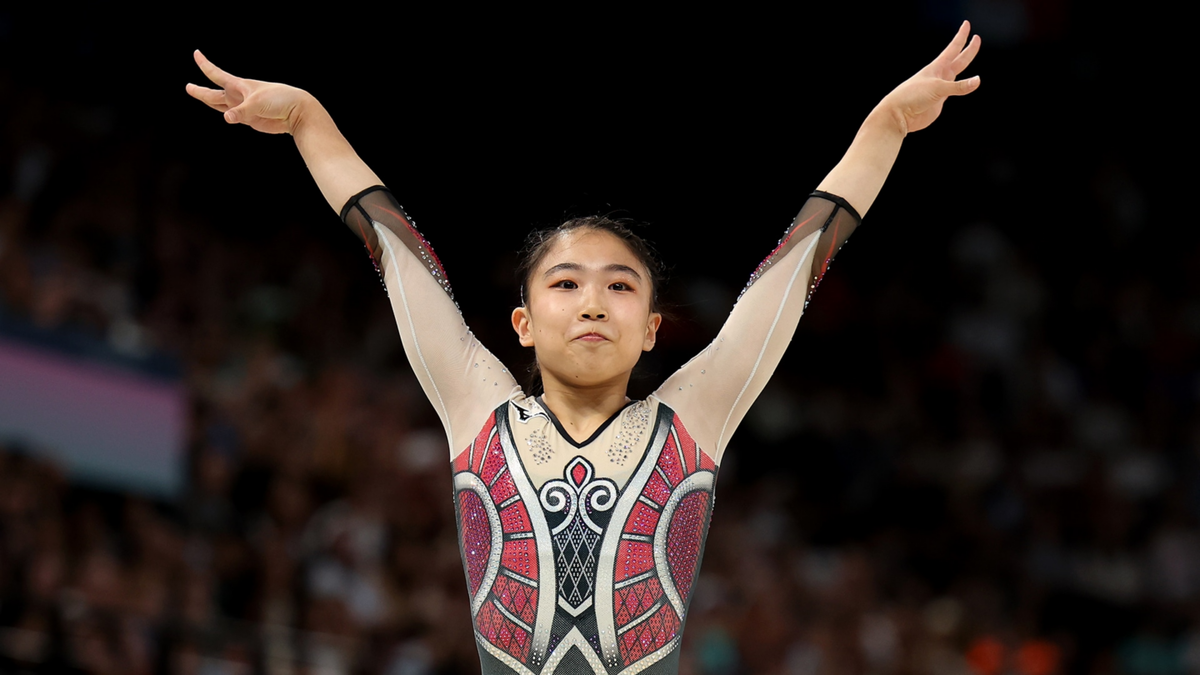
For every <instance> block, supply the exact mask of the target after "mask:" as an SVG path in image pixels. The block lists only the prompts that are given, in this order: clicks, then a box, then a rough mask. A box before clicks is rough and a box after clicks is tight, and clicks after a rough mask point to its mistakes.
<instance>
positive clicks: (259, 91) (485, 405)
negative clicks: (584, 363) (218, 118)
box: [187, 50, 517, 457]
mask: <svg viewBox="0 0 1200 675" xmlns="http://www.w3.org/2000/svg"><path fill="white" fill-rule="evenodd" d="M195 57H196V64H197V65H199V66H200V68H201V70H203V71H204V74H205V75H206V76H207V77H208V78H209V79H210V80H212V81H213V83H214V84H216V85H217V86H219V87H221V88H220V89H210V88H207V87H200V86H197V85H195V84H189V85H187V92H188V94H190V95H191V96H193V97H194V98H196V99H199V100H200V101H203V102H204V103H206V104H207V105H208V106H209V107H211V108H213V109H215V110H218V111H220V112H222V113H223V114H224V117H225V121H226V122H228V123H230V124H245V125H247V126H249V127H251V128H253V129H255V130H257V131H261V132H264V133H270V134H284V133H286V134H291V135H292V137H293V138H294V139H295V141H296V147H297V148H298V149H299V150H300V155H301V156H302V157H303V158H304V163H305V164H306V165H307V166H308V170H309V172H311V173H312V176H313V179H314V180H315V181H316V182H317V186H318V187H319V188H320V189H321V194H322V195H324V196H325V200H326V201H327V202H329V205H330V206H331V207H332V208H333V209H334V210H335V211H337V212H338V213H339V214H340V215H341V217H342V221H343V222H345V223H346V225H347V226H348V227H349V228H350V230H351V231H352V232H354V234H355V235H357V236H358V237H359V238H360V239H361V240H362V241H363V243H364V244H365V245H366V247H367V250H368V251H369V252H370V255H371V259H372V260H373V262H374V263H375V265H376V267H377V269H378V270H379V273H380V276H381V277H382V278H383V281H384V285H385V286H386V287H387V290H388V297H389V299H390V300H391V303H392V310H393V312H394V314H395V316H396V325H397V327H398V328H399V330H400V338H401V341H402V342H403V343H404V351H405V353H406V354H407V356H408V360H409V363H410V364H411V365H412V367H413V372H414V373H415V374H416V376H417V380H418V381H420V383H421V387H422V388H423V389H424V390H425V394H426V396H428V397H429V400H430V402H431V403H432V404H433V407H434V409H435V410H436V411H437V413H438V416H439V417H440V418H441V420H442V424H443V426H444V427H445V430H446V437H447V439H448V440H449V443H450V454H451V456H452V457H453V456H454V455H455V454H457V452H458V451H460V450H462V448H463V447H466V444H467V443H469V442H470V440H471V439H472V438H473V437H474V435H475V434H476V433H477V432H478V431H479V428H480V427H481V426H482V425H483V423H484V421H485V420H486V418H487V415H488V413H489V412H491V410H492V409H494V408H495V407H496V406H498V405H499V404H500V403H501V402H503V401H504V400H505V399H506V398H508V397H509V396H510V395H511V394H512V393H513V391H514V389H515V388H516V387H517V384H516V380H515V379H514V378H513V377H512V375H511V374H510V373H509V372H508V371H507V369H505V368H504V366H503V365H501V363H500V362H499V361H498V360H496V358H495V357H494V356H492V354H491V353H489V352H488V351H487V350H486V349H484V347H483V346H482V345H481V344H479V342H478V340H476V339H475V336H474V335H473V334H472V333H471V332H470V331H469V330H468V329H467V326H466V324H465V323H464V322H463V319H462V315H461V314H460V313H459V311H458V306H457V305H456V304H455V303H454V299H453V295H452V294H451V292H450V283H449V281H448V279H447V277H446V273H445V270H444V269H443V268H442V264H441V262H440V261H439V260H438V258H437V256H436V255H434V253H433V249H432V248H431V247H430V246H429V244H428V242H426V241H425V238H424V237H423V236H422V235H421V233H420V232H418V231H417V229H416V227H415V226H414V224H413V221H412V219H411V218H409V217H408V214H406V213H405V212H404V209H403V208H401V206H400V204H399V203H398V202H397V201H396V199H395V197H394V196H393V195H392V193H391V192H390V191H389V190H387V189H386V188H384V187H383V186H382V184H381V182H380V180H379V178H378V177H377V176H376V175H375V172H373V171H371V169H370V167H368V166H367V165H366V163H364V162H363V161H362V160H361V159H360V158H359V157H358V153H356V152H355V151H354V148H352V147H351V146H350V143H348V142H347V141H346V139H345V137H344V136H342V133H341V132H340V131H338V128H337V125H335V124H334V123H333V119H332V118H331V117H330V116H329V113H328V112H326V110H325V108H324V107H323V106H322V105H321V104H320V103H319V102H318V101H317V99H316V98H314V97H313V96H312V95H310V94H309V93H308V92H306V91H303V90H301V89H297V88H296V87H290V86H288V85H285V84H279V83H276V82H261V81H258V80H247V79H244V78H240V77H235V76H233V75H230V74H229V73H226V72H225V71H223V70H221V69H220V68H217V67H216V66H215V65H213V63H212V62H211V61H209V60H208V59H206V58H205V57H204V55H203V54H201V53H200V52H199V51H198V50H197V51H196V53H195Z"/></svg>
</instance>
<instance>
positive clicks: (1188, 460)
mask: <svg viewBox="0 0 1200 675" xmlns="http://www.w3.org/2000/svg"><path fill="white" fill-rule="evenodd" d="M0 87H3V88H4V92H3V93H4V99H5V100H8V101H11V102H13V105H11V106H8V107H6V108H5V109H4V110H3V111H0V129H2V131H3V138H2V139H0V320H2V321H0V323H4V324H7V325H22V326H31V327H33V329H34V330H35V332H36V331H40V332H42V333H44V334H48V335H51V334H52V335H70V336H74V337H75V338H78V339H86V340H90V341H92V342H94V343H96V344H98V345H102V346H103V349H105V350H108V351H110V352H112V353H113V354H116V355H121V356H124V357H128V358H129V359H131V360H137V359H139V358H148V357H150V356H153V355H160V356H161V355H167V357H168V358H170V359H173V360H174V361H175V362H176V363H178V364H179V370H180V372H182V377H183V378H184V380H185V382H186V385H187V390H188V392H189V396H190V401H189V411H190V415H189V421H188V436H187V438H186V441H185V444H186V458H187V459H186V474H187V480H186V486H187V487H186V492H185V494H183V495H181V496H180V498H179V499H178V500H174V501H162V500H154V499H150V498H147V497H143V496H139V495H137V494H124V493H122V492H120V491H114V490H112V489H103V488H99V487H96V486H91V485H83V484H76V483H74V482H72V481H71V480H70V479H69V478H68V477H67V476H66V475H65V474H64V472H63V470H62V468H61V467H58V466H56V465H54V464H53V463H52V462H49V461H47V460H45V459H40V458H38V457H37V456H35V455H31V454H30V453H29V452H27V449H26V448H24V447H23V446H22V445H21V443H20V442H19V441H17V440H13V441H10V442H8V443H7V444H0V673H10V672H11V673H50V672H55V673H57V672H78V673H97V674H110V673H113V674H115V673H131V674H143V673H144V674H149V673H171V674H180V675H183V674H200V675H242V674H249V673H264V674H268V675H284V674H288V673H296V674H300V673H312V674H318V673H319V674H322V675H324V674H328V675H340V674H347V675H349V674H357V673H381V674H385V675H418V674H424V673H458V672H468V673H469V672H477V671H478V658H477V655H476V653H475V644H474V640H473V637H472V633H471V626H470V617H469V610H468V603H467V598H466V593H465V586H464V580H463V572H462V566H461V562H460V558H459V552H458V547H457V543H456V530H455V517H454V510H453V504H452V501H451V499H450V494H451V492H450V490H451V487H450V485H451V484H450V476H449V466H448V463H447V461H446V459H447V455H448V452H447V448H446V447H445V441H444V437H443V435H442V432H441V429H440V426H439V425H438V423H437V419H436V417H434V416H433V414H432V412H431V411H430V410H429V409H428V408H427V407H426V405H425V404H424V402H423V397H422V394H421V391H420V389H419V387H418V386H417V384H416V382H415V380H414V379H413V378H412V376H411V374H410V372H409V371H408V368H407V365H406V361H405V360H404V356H403V354H402V351H401V347H400V343H399V340H398V338H397V336H396V332H395V328H394V324H393V319H392V317H391V315H390V312H389V310H388V307H387V304H386V302H384V300H383V298H384V293H383V291H382V290H381V289H380V288H379V287H378V281H377V280H376V279H374V277H373V272H371V271H370V263H369V262H368V261H367V260H366V258H365V254H364V256H363V259H362V261H361V267H362V270H359V272H361V273H349V272H347V268H346V265H345V261H344V260H343V259H342V258H340V257H339V256H338V255H337V254H335V253H333V252H331V251H330V250H329V249H328V248H327V247H325V246H323V245H322V243H320V242H319V241H318V240H316V239H312V238H305V237H296V236H294V235H292V234H290V233H288V234H285V230H284V229H282V228H276V229H273V230H269V231H268V232H267V234H265V235H261V236H246V235H245V233H244V232H239V231H238V230H237V228H231V227H228V226H227V225H225V224H219V223H215V222H214V219H213V216H212V214H211V213H207V212H205V211H203V210H201V209H195V208H192V207H191V206H190V204H191V203H192V202H190V201H189V200H188V199H187V196H186V195H187V190H188V185H189V180H190V177H189V173H188V170H187V168H186V166H184V165H183V164H181V163H178V162H176V161H174V160H170V159H168V158H164V157H163V155H161V154H159V153H155V152H154V150H153V148H151V147H148V144H147V141H145V140H144V139H141V140H139V139H138V138H136V137H133V138H131V137H128V136H123V135H122V134H121V133H118V132H117V131H114V127H113V124H112V120H111V119H109V118H107V117H106V112H105V111H104V110H103V109H93V108H87V107H72V106H71V104H68V103H64V102H62V101H52V100H50V99H48V98H47V97H46V96H45V95H43V94H42V93H40V92H39V91H37V90H27V89H22V88H21V85H20V84H19V83H18V82H17V81H16V80H14V79H11V78H5V79H3V81H0ZM998 161H999V160H998ZM1091 171H1092V172H1093V173H1092V174H1091V175H1089V176H1087V177H1085V180H1087V181H1090V185H1091V186H1092V188H1093V192H1092V193H1091V199H1092V202H1091V203H1088V204H1081V205H1078V208H1079V209H1080V211H1081V213H1085V214H1094V215H1095V216H1096V217H1095V218H1094V220H1093V221H1092V222H1093V223H1094V224H1095V227H1094V228H1093V229H1092V230H1090V232H1089V234H1090V235H1091V239H1090V241H1089V243H1088V247H1087V248H1086V249H1085V250H1081V254H1080V257H1079V258H1078V259H1074V260H1065V261H1061V263H1060V264H1057V265H1053V266H1052V265H1048V264H1046V261H1044V260H1042V259H1040V258H1039V255H1040V253H1039V250H1038V248H1037V246H1038V243H1037V242H1036V241H1035V240H1034V239H1035V237H1032V236H1029V235H1030V233H1029V232H1027V231H1023V230H1022V226H1023V223H1020V222H1016V221H1015V220H1014V219H1013V218H1012V217H1011V216H1010V215H1009V214H1008V213H1007V212H1005V211H1000V212H997V213H996V214H993V216H992V217H990V218H985V219H982V220H978V221H976V222H973V223H949V224H948V231H950V232H952V233H953V234H952V236H949V237H947V238H946V239H945V240H944V241H939V242H938V243H936V244H933V245H929V244H927V243H924V244H922V246H926V247H929V248H927V249H926V250H925V251H924V252H923V254H922V257H921V259H920V260H919V261H918V262H917V263H914V264H913V266H912V267H910V268H905V269H903V270H901V271H902V274H897V275H893V276H891V277H889V278H868V279H862V278H860V279H858V280H855V279H849V278H847V276H846V275H840V274H839V270H838V269H835V270H834V271H833V272H832V273H831V274H830V276H829V277H828V278H827V279H826V280H825V281H824V282H823V285H822V287H821V289H820V290H819V291H818V293H817V295H816V298H815V299H814V302H813V305H812V308H811V311H810V316H808V317H806V318H805V320H804V321H803V322H802V326H801V333H800V334H799V335H798V336H797V338H796V340H795V342H794V346H793V350H792V355H791V356H789V358H788V359H787V360H786V361H785V362H784V364H783V366H781V369H780V371H779V372H778V373H777V375H776V377H775V378H774V380H773V381H772V384H771V385H770V386H769V388H768V390H767V392H765V393H764V395H763V396H762V398H761V399H760V400H759V402H758V403H757V404H756V406H755V407H754V408H753V410H752V411H751V413H750V415H749V417H748V418H747V420H746V422H745V423H744V425H743V428H742V429H741V430H740V431H739V433H738V436H737V437H735V439H734V441H733V443H732V444H731V446H730V450H729V453H728V455H727V457H729V458H730V459H729V461H728V462H727V464H726V466H723V467H722V472H721V477H720V480H719V489H718V495H719V499H718V500H717V501H718V504H719V506H718V507H717V508H716V511H715V515H714V520H713V525H712V529H711V532H710V536H709V540H708V544H707V547H706V551H705V560H704V563H703V567H702V570H701V575H700V578H699V581H698V584H697V591H696V593H695V596H694V601H693V603H692V610H691V614H690V620H689V624H688V630H687V633H686V637H685V640H684V657H683V664H682V665H683V672H686V673H696V674H697V675H738V674H742V673H753V674H763V675H854V674H862V675H901V674H910V673H911V674H926V673H930V674H936V675H972V674H974V675H1008V674H1019V675H1058V674H1066V673H1092V674H1096V675H1103V674H1117V673H1124V674H1128V675H1160V674H1161V675H1169V674H1175V673H1187V672H1200V530H1198V529H1197V525H1198V519H1200V419H1198V418H1197V416H1196V414H1195V411H1196V404H1197V399H1198V398H1200V369H1198V366H1200V362H1198V359H1197V357H1198V356H1200V300H1198V299H1197V298H1200V294H1197V293H1196V292H1195V291H1197V290H1200V288H1198V287H1197V286H1198V285H1200V277H1197V276H1196V275H1194V274H1191V273H1190V272H1181V273H1180V274H1177V275H1175V276H1172V277H1170V279H1169V281H1170V282H1171V284H1170V285H1168V284H1165V283H1164V276H1163V275H1164V274H1165V272H1164V269H1167V268H1170V269H1175V270H1188V269H1190V268H1192V267H1194V268H1196V269H1200V265H1196V264H1195V263H1198V262H1200V249H1196V248H1182V249H1180V250H1173V251H1164V252H1162V253H1163V258H1162V259H1161V260H1160V261H1158V262H1157V263H1156V262H1148V261H1139V260H1137V259H1136V255H1135V254H1134V253H1131V252H1130V251H1136V250H1138V243H1139V242H1143V243H1144V241H1145V240H1146V239H1147V238H1148V237H1149V236H1150V235H1149V231H1150V230H1151V228H1152V227H1153V226H1154V224H1153V223H1152V222H1150V219H1151V218H1152V217H1153V214H1152V212H1151V211H1150V209H1149V207H1148V204H1147V199H1146V196H1145V194H1144V189H1143V188H1142V187H1141V186H1140V185H1139V184H1138V181H1137V179H1136V178H1135V177H1134V176H1133V175H1132V174H1131V172H1130V171H1129V170H1128V169H1127V167H1125V166H1124V165H1122V164H1121V163H1120V162H1116V161H1114V162H1110V163H1106V164H1102V165H1100V166H1097V167H1093V168H1092V169H1091ZM997 173H998V174H1003V173H1004V167H1003V164H1002V162H1001V163H1000V164H998V168H997ZM306 187H307V186H306ZM321 215H322V216H327V215H328V214H321ZM330 224H331V225H330V226H331V227H336V223H332V221H330ZM950 226H952V227H950ZM338 234H345V233H338ZM345 236H346V237H350V235H349V234H345ZM430 236H431V239H432V240H433V243H434V244H435V245H436V244H437V239H436V235H435V234H431V235H430ZM767 236H768V239H765V240H764V242H763V245H764V252H765V250H766V248H767V247H768V245H769V244H770V241H769V235H767ZM859 236H860V237H868V236H870V234H869V233H868V232H864V233H862V234H860V235H859ZM869 246H870V245H869V244H864V243H860V244H857V245H856V246H852V247H849V249H848V250H847V252H846V253H845V254H844V255H847V256H853V255H859V254H865V255H868V256H869V255H871V254H870V253H869V252H868V249H869ZM668 253H669V252H668ZM918 264H919V266H918ZM447 265H448V269H449V271H450V273H451V277H452V278H453V276H454V273H455V266H454V261H453V260H448V261H447ZM747 271H749V268H748V269H747ZM487 273H490V272H487ZM675 284H676V286H675V287H674V289H673V291H672V292H673V293H674V294H675V297H677V298H681V299H682V300H681V301H680V302H679V303H678V304H679V305H680V307H682V309H680V310H679V312H678V314H679V315H680V316H679V317H677V320H678V321H680V322H683V323H685V324H687V325H692V326H695V327H698V331H697V332H698V334H704V331H709V332H708V334H709V335H711V334H712V332H713V331H715V326H716V325H719V322H720V321H721V320H723V318H724V314H723V311H716V312H708V311H707V310H706V309H705V307H706V305H704V303H703V302H701V301H700V300H697V301H696V302H695V303H692V302H691V301H690V300H689V298H704V297H710V296H711V295H713V290H712V288H713V284H712V282H711V280H706V279H704V278H701V277H689V276H686V275H685V277H684V278H682V279H678V280H676V282H675ZM726 292H727V293H728V294H729V295H730V296H732V293H729V292H728V291H726ZM716 295H720V292H717V293H716ZM727 306H728V305H725V307H726V308H727ZM688 308H691V309H688ZM664 342H666V341H664ZM701 344H702V342H701ZM695 347H696V345H695V344H692V343H691V342H688V341H687V340H685V339H682V338H681V339H679V340H678V341H677V342H676V344H675V345H671V344H663V350H662V351H663V353H660V354H658V355H657V356H656V358H657V359H658V360H659V361H661V362H663V363H673V362H674V363H682V362H683V360H685V359H686V358H687V357H688V356H690V353H689V351H690V350H693V349H694V348H695ZM813 355H819V356H817V357H814V356H813ZM2 376H3V374H2V373H0V377H2ZM763 458H770V459H769V461H767V460H764V459H763Z"/></svg>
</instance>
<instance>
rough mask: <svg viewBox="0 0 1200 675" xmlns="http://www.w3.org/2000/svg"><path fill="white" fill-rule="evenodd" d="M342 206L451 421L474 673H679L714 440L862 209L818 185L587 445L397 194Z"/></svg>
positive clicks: (425, 383)
mask: <svg viewBox="0 0 1200 675" xmlns="http://www.w3.org/2000/svg"><path fill="white" fill-rule="evenodd" d="M342 218H343V220H344V221H345V222H346V224H347V225H349V226H350V228H351V229H352V230H353V231H354V232H355V233H356V234H358V235H359V236H360V238H362V239H363V240H364V242H365V243H366V245H367V248H368V249H369V250H370V252H371V256H372V259H373V260H374V261H375V263H376V265H377V266H378V268H379V271H380V274H381V275H382V277H383V280H384V284H385V285H386V287H387V289H388V295H389V298H390V300H391V303H392V308H393V310H394V312H395V315H396V322H397V325H398V327H399V329H400V336H401V339H402V341H403V343H404V348H405V351H406V353H407V354H408V358H409V361H410V362H411V363H412V366H413V370H414V371H415V372H416V375H417V378H418V380H419V381H420V383H421V386H422V387H423V388H424V390H425V393H426V395H427V396H428V397H429V399H430V401H431V402H432V403H433V406H434V408H435V409H436V410H437V412H438V415H439V417H440V418H441V420H442V424H443V425H444V427H445V430H446V437H447V439H448V441H449V444H450V450H451V455H452V459H451V461H452V463H453V473H454V492H455V505H456V507H457V511H458V526H459V543H460V546H461V550H462V557H463V566H464V567H465V570H466V577H467V590H468V593H469V595H470V600H471V616H472V620H473V623H474V627H475V638H476V642H477V644H478V647H479V655H480V659H481V662H482V668H483V672H484V673H486V674H488V675H492V674H498V673H523V674H540V673H562V674H565V675H585V674H593V673H594V674H602V673H603V674H605V675H616V674H617V673H628V674H630V675H632V674H633V673H639V672H649V673H676V672H677V671H678V660H679V645H680V640H681V637H682V633H683V625H684V621H685V619H686V616H687V608H688V604H689V601H690V599H691V592H692V587H693V583H694V581H695V579H696V574H697V572H698V570H699V566H700V558H701V554H702V552H703V548H704V540H705V536H706V534H707V531H708V523H709V518H710V516H711V513H712V505H713V487H714V482H715V480H716V472H717V467H718V466H719V464H720V461H721V455H722V453H723V452H724V449H725V447H726V445H727V444H728V442H729V437H730V436H731V435H732V434H733V431H734V430H735V429H736V428H737V425H738V423H739V422H741V420H742V418H743V417H744V416H745V414H746V411H747V410H748V409H749V407H750V404H751V403H752V402H753V401H754V399H755V398H756V397H757V396H758V395H759V393H761V392H762V389H763V387H764V386H765V385H766V382H767V380H768V379H769V378H770V376H771V373H772V372H773V371H774V369H775V366H776V365H777V364H778V363H779V360H780V358H782V356H783V352H784V350H785V349H786V347H787V345H788V343H789V342H790V341H791V337H792V333H793V332H794V331H795V328H796V325H797V322H798V321H799V319H800V315H801V313H802V312H803V311H804V308H805V306H806V304H807V302H808V298H809V296H810V294H811V292H812V290H813V289H815V287H816V285H817V284H818V283H819V282H820V279H821V276H822V275H823V274H824V273H825V270H826V269H827V267H828V265H829V262H830V261H831V260H832V258H833V255H834V254H835V253H836V252H837V250H838V249H839V248H840V247H841V245H842V244H843V243H844V242H845V241H846V238H847V237H849V235H850V233H851V232H852V231H853V230H854V229H855V227H857V225H858V223H859V220H860V219H859V217H858V215H857V213H855V212H854V209H853V208H851V207H850V206H849V205H848V204H847V203H846V202H845V201H843V200H842V199H840V198H838V197H836V196H834V195H829V194H826V193H820V192H818V193H814V194H813V196H812V197H811V198H810V199H809V200H808V201H807V202H806V203H805V205H804V207H803V208H802V209H801V211H800V214H799V215H798V216H797V218H796V220H795V221H794V222H793V224H792V227H791V228H789V230H788V232H787V233H786V234H785V236H784V238H783V239H782V240H780V243H779V246H778V247H777V248H776V249H775V250H774V251H773V252H772V253H771V255H770V256H768V257H767V259H766V260H764V261H763V263H762V264H761V265H760V266H759V268H758V269H757V270H756V271H755V273H754V274H753V275H752V277H751V279H750V283H749V284H748V285H747V287H746V289H745V290H744V291H743V292H742V295H741V297H740V298H739V300H738V303H737V305H736V306H735V307H734V309H733V312H732V313H731V314H730V316H729V319H728V321H726V323H725V325H724V327H723V328H722V329H721V332H720V333H719V334H718V336H717V338H716V339H715V340H714V341H713V342H712V344H710V345H709V346H708V347H707V348H706V349H705V350H704V351H702V352H701V353H700V354H698V355H697V356H696V357H695V358H693V359H692V360H691V361H689V362H688V363H687V364H686V365H684V366H683V367H682V368H680V369H679V370H678V371H677V372H676V373H675V374H674V375H672V376H671V377H670V378H668V379H667V381H666V382H665V383H664V384H663V385H662V386H661V387H659V389H658V390H657V391H655V392H654V393H653V394H651V395H650V396H649V397H648V398H647V399H646V400H645V401H633V402H631V403H630V404H628V405H627V406H626V407H625V408H624V409H622V410H621V411H619V412H618V413H616V414H615V415H614V416H613V417H612V418H610V419H609V420H608V421H607V422H605V423H604V424H603V425H602V426H601V427H600V428H599V429H598V430H597V431H596V432H595V433H594V434H593V435H592V437H591V438H589V439H587V440H586V441H584V442H582V443H578V442H576V441H574V440H573V439H572V438H571V436H570V435H569V434H567V433H566V432H565V431H564V430H563V428H562V425H561V424H560V423H559V422H558V420H557V419H556V418H555V417H554V414H553V413H552V412H551V411H550V410H549V409H548V408H546V407H545V406H544V405H542V403H541V401H540V399H539V398H536V397H528V396H526V395H525V393H524V392H522V390H521V388H520V387H519V386H518V385H517V382H516V380H515V379H514V378H513V377H512V375H511V374H510V373H509V372H508V371H507V369H505V368H504V366H503V365H501V364H500V362H499V361H497V360H496V358H495V357H493V356H492V355H491V354H490V353H489V352H488V351H487V350H486V349H484V348H483V346H482V345H480V344H479V342H478V341H477V340H476V339H475V337H474V336H473V335H472V334H471V332H470V331H469V330H468V329H467V327H466V325H465V323H464V322H463V320H462V317H461V315H460V314H459V312H458V307H457V306H456V305H455V303H454V301H453V296H452V295H451V293H450V287H449V283H448V281H447V278H446V274H445V270H444V269H443V268H442V266H441V263H440V262H439V261H438V259H437V257H436V256H435V255H434V253H433V251H432V249H430V248H429V245H428V244H427V243H426V242H425V240H424V238H423V237H422V236H421V234H420V233H419V232H418V231H417V230H416V228H415V227H414V226H413V224H412V221H411V220H410V219H409V218H408V217H407V216H406V215H405V213H404V211H403V210H402V209H401V208H400V206H399V205H398V204H397V203H396V201H395V200H394V199H393V198H392V196H391V193H390V192H388V191H386V190H385V189H382V188H372V189H370V190H367V191H365V192H363V193H360V194H359V195H356V196H355V197H354V198H353V199H351V201H350V203H348V204H347V205H346V208H345V209H343V211H342Z"/></svg>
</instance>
